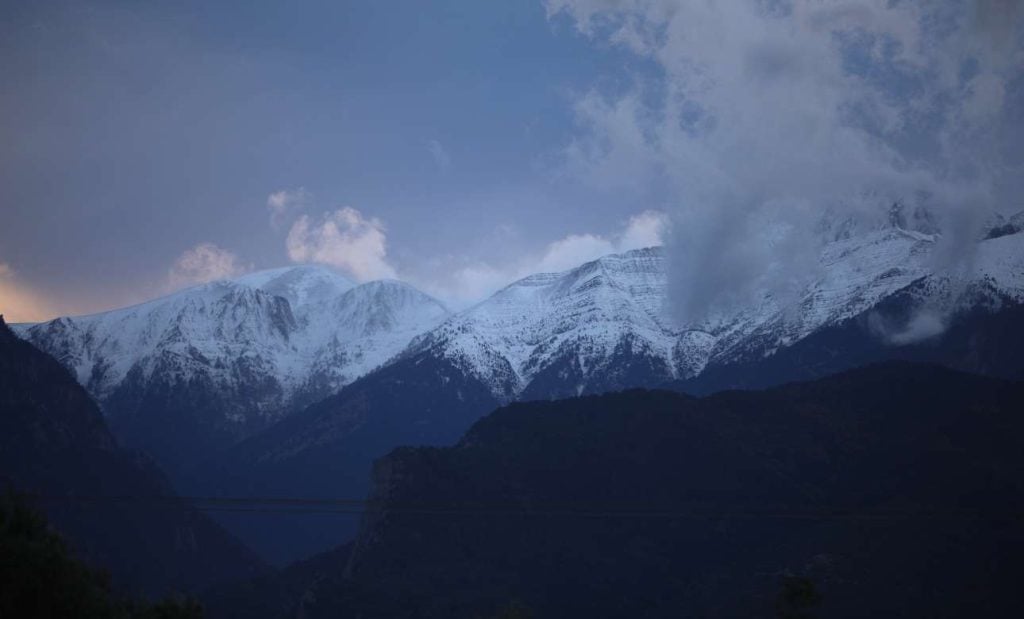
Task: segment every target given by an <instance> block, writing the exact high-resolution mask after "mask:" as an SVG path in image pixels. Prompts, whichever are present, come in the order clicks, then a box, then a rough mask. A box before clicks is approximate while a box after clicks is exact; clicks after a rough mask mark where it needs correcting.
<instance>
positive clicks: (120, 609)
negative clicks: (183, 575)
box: [0, 493, 203, 619]
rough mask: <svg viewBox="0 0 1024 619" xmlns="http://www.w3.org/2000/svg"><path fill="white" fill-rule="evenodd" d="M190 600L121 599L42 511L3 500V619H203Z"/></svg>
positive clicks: (0, 517)
mask: <svg viewBox="0 0 1024 619" xmlns="http://www.w3.org/2000/svg"><path fill="white" fill-rule="evenodd" d="M202 615H203V613H202V607H201V606H200V605H199V603H198V602H196V601H195V600H192V599H188V598H178V597H171V598H166V599H164V600H161V601H159V602H155V603H151V602H147V601H140V600H133V599H128V598H122V597H120V596H118V595H116V594H115V593H114V592H113V589H112V587H111V583H110V576H109V574H107V573H106V572H104V571H101V570H97V569H94V568H92V567H89V566H87V565H85V564H84V563H82V562H81V561H79V560H78V559H76V558H74V557H73V556H72V554H71V552H70V551H69V549H68V546H67V543H66V542H65V541H64V539H63V538H61V537H60V536H59V535H58V534H57V533H55V532H54V531H53V530H52V529H51V528H50V527H49V524H48V523H47V522H46V519H45V518H44V517H43V515H42V514H40V513H39V512H38V511H36V510H34V509H32V508H30V507H29V506H28V505H26V503H25V502H24V501H22V500H20V499H18V498H17V497H15V496H14V495H13V494H10V493H9V494H7V495H6V496H2V497H0V617H18V618H19V619H37V618H39V619H43V618H49V617H83V618H89V619H107V618H109V619H198V618H199V617H202Z"/></svg>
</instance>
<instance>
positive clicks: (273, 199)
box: [267, 187, 312, 230]
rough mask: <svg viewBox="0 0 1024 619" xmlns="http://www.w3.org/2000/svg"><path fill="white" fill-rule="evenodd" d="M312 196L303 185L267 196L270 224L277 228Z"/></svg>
mask: <svg viewBox="0 0 1024 619" xmlns="http://www.w3.org/2000/svg"><path fill="white" fill-rule="evenodd" d="M311 198H312V196H311V195H310V193H309V192H307V191H306V190H305V189H304V188H303V187H299V188H298V189H282V190H281V191H275V192H274V193H272V194H270V195H269V196H267V210H269V211H270V225H271V227H273V228H274V229H275V230H277V229H279V228H280V227H281V224H283V223H284V220H285V219H287V217H288V216H289V215H290V214H292V213H294V212H295V211H297V210H299V209H301V208H303V207H305V206H306V205H307V204H308V203H309V201H310V199H311Z"/></svg>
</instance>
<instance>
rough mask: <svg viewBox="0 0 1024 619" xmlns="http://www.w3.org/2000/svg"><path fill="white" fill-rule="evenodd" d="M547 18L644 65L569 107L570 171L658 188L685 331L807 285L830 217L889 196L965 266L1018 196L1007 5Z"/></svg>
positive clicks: (638, 0)
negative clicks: (932, 223) (725, 311)
mask: <svg viewBox="0 0 1024 619" xmlns="http://www.w3.org/2000/svg"><path fill="white" fill-rule="evenodd" d="M547 8H548V13H549V15H550V16H551V18H552V19H563V18H566V17H567V18H568V19H569V20H570V21H571V22H572V23H573V24H574V25H575V26H576V28H577V30H578V32H579V33H581V34H582V35H583V36H585V37H588V38H591V39H593V40H595V41H598V42H600V43H603V44H610V45H612V46H613V47H615V48H616V49H618V50H620V52H621V53H623V54H624V55H627V56H630V57H632V58H633V59H634V60H637V61H639V62H633V63H630V65H629V66H638V67H641V68H640V69H638V70H636V71H634V72H632V73H631V74H630V75H628V76H627V79H626V80H625V82H626V83H627V86H626V87H625V88H623V87H622V86H621V85H622V82H623V80H609V81H607V82H601V84H602V87H595V88H594V89H593V90H591V91H588V92H585V93H583V94H581V95H580V96H579V97H578V99H577V101H576V103H575V105H574V110H575V113H576V118H577V129H578V131H577V133H576V135H575V137H574V138H573V139H572V140H571V141H570V142H569V143H568V144H567V145H566V148H565V151H564V158H565V166H566V168H567V169H568V170H569V171H570V172H572V173H573V174H574V175H575V177H576V178H579V179H581V180H582V181H584V182H587V183H590V184H593V185H595V186H597V187H601V188H607V187H615V186H621V187H625V188H628V189H640V188H644V187H650V186H655V185H656V186H659V187H664V191H665V193H666V194H667V200H668V201H669V203H670V204H671V205H672V206H671V208H670V210H669V212H670V215H671V218H672V220H673V226H672V227H673V234H672V239H671V241H670V244H669V245H670V257H671V258H670V259H671V269H670V270H671V273H672V280H671V289H672V298H673V300H674V301H675V303H674V306H675V309H676V311H677V313H678V314H679V315H680V318H682V319H683V320H699V319H700V318H701V317H702V316H704V315H706V314H707V313H709V312H711V311H713V310H714V309H715V308H717V307H721V306H723V305H728V304H732V303H743V302H746V301H747V300H749V297H750V296H751V295H754V294H760V293H762V292H764V291H765V290H767V291H769V292H773V293H784V292H785V291H786V290H790V289H793V288H794V287H799V285H800V283H801V282H805V281H807V280H808V279H810V278H813V277H814V276H815V273H816V269H817V268H818V264H817V255H818V254H817V251H815V247H816V246H817V244H818V243H820V241H821V237H820V236H819V233H818V232H819V231H820V230H821V229H822V228H823V226H822V223H823V222H822V220H823V219H828V218H832V219H834V220H840V221H844V220H848V219H852V220H855V221H857V222H859V223H860V224H862V225H872V222H874V221H878V220H880V219H884V215H885V212H886V211H887V209H888V208H889V207H890V206H891V205H892V204H893V203H894V202H897V201H901V202H905V203H908V204H909V206H911V207H913V208H917V207H925V208H927V209H929V210H930V211H931V212H932V213H933V215H934V219H935V220H936V221H937V222H938V225H939V227H940V229H941V231H942V232H943V235H942V239H941V241H940V243H941V245H943V246H944V247H943V248H942V250H941V251H940V252H938V254H939V255H943V256H946V258H945V260H944V262H945V264H946V265H950V266H952V265H956V264H962V263H964V262H965V261H969V260H970V256H969V254H970V253H971V251H972V250H973V246H974V243H973V241H974V239H976V238H977V235H976V233H977V231H978V230H979V228H980V226H981V225H982V224H983V223H984V221H985V220H987V219H988V217H989V215H990V214H991V211H992V210H993V209H995V208H997V207H999V206H1001V205H1005V204H1008V203H1009V202H1010V201H1011V200H1012V199H1013V197H1014V196H1018V195H1020V193H1021V191H1022V190H1024V180H1022V179H1024V174H1022V172H1024V167H1022V166H1024V147H1022V142H1021V140H1019V139H1015V138H1017V137H1019V136H1020V135H1021V131H1020V129H1019V125H1020V119H1021V117H1022V114H1021V109H1022V102H1021V84H1022V83H1024V81H1022V80H1024V53H1022V49H1024V45H1022V36H1021V27H1020V17H1021V11H1020V10H1019V6H1018V3H1016V2H1010V1H1009V0H988V1H986V2H973V3H972V2H965V3H959V2H890V1H889V0H860V1H857V0H851V1H848V2H841V3H840V2H835V3H830V2H820V1H819V0H791V1H780V2H763V1H755V0H750V1H730V2H684V1H681V0H623V1H621V2H610V1H608V0H548V2H547ZM605 83H613V84H614V87H615V89H614V90H611V89H609V88H607V87H603V84H605ZM1011 129H1012V130H1011ZM826 227H827V226H826Z"/></svg>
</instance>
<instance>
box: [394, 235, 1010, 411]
mask: <svg viewBox="0 0 1024 619" xmlns="http://www.w3.org/2000/svg"><path fill="white" fill-rule="evenodd" d="M937 240H938V237H937V236H936V235H934V234H930V233H925V232H920V231H915V230H907V229H903V228H901V227H899V226H897V225H892V226H888V227H878V228H874V229H871V230H868V231H866V232H862V233H860V234H857V235H838V236H837V237H836V238H835V240H833V241H832V242H829V243H827V244H825V245H824V246H823V248H822V251H821V254H820V267H821V268H820V270H819V274H818V277H817V278H816V279H815V280H814V281H812V282H810V284H809V285H807V286H806V287H805V288H804V289H803V292H802V293H801V294H799V295H797V296H796V297H795V298H794V299H792V300H790V301H782V300H780V299H777V298H775V296H773V295H772V294H771V293H770V291H763V292H762V293H760V295H759V297H758V298H759V300H758V301H755V302H754V303H752V304H749V305H747V306H745V307H739V308H733V309H731V310H725V311H719V312H717V313H715V314H712V315H710V316H707V317H705V318H703V319H701V320H698V321H695V322H694V321H691V322H678V321H676V320H673V319H672V318H670V316H669V315H668V312H667V311H666V310H667V307H666V303H667V297H668V291H667V281H668V278H667V274H666V264H665V255H664V250H662V249H661V248H648V249H640V250H633V251H630V252H625V253H622V254H613V255H610V256H605V257H603V258H600V259H598V260H594V261H591V262H588V263H586V264H583V265H581V266H579V267H576V268H574V269H570V270H568V271H565V272H562V273H553V274H542V275H534V276H530V277H527V278H524V279H522V280H519V281H518V282H515V283H513V284H511V285H509V286H508V287H506V288H504V289H502V290H501V291H499V292H498V293H496V294H495V295H494V296H492V297H491V298H490V299H487V300H485V301H484V302H482V303H480V304H478V305H476V306H474V307H472V308H470V309H468V310H466V311H464V312H462V313H460V314H457V315H455V316H453V317H451V318H450V319H448V320H447V321H446V322H445V323H443V324H442V325H441V326H439V327H438V328H436V329H434V330H433V331H431V332H429V333H427V334H425V335H423V336H421V337H419V338H417V340H416V341H415V343H414V345H413V347H412V348H413V349H414V350H416V351H424V350H426V351H431V352H432V353H433V354H436V355H439V356H443V357H446V358H448V359H450V360H452V361H453V362H454V363H456V364H457V365H458V366H459V367H462V368H463V369H464V371H466V372H467V373H469V374H471V375H473V376H476V377H477V378H478V379H480V380H481V381H483V382H484V383H485V384H486V385H488V386H489V387H490V388H491V390H492V392H493V393H494V394H495V395H496V396H498V397H501V398H506V399H511V398H514V397H516V396H517V395H518V394H519V393H520V392H522V390H523V389H525V388H526V387H527V386H528V385H529V383H530V381H531V380H532V379H533V378H534V377H535V376H537V375H538V373H540V372H541V371H543V370H544V369H545V368H546V367H548V366H549V365H551V364H552V363H557V362H558V360H559V359H564V358H566V357H567V356H569V357H570V358H571V356H572V355H576V356H577V358H578V359H579V361H578V363H579V365H580V367H582V368H583V369H584V372H587V371H596V370H597V369H600V368H602V367H603V366H602V363H604V362H606V361H607V360H608V359H610V358H611V357H612V356H613V355H614V354H615V352H616V350H618V347H619V345H620V344H621V343H623V342H625V341H629V342H631V343H632V344H633V346H634V349H635V350H640V351H642V352H643V354H647V355H650V356H651V357H653V358H655V359H657V360H660V361H661V362H663V363H664V364H665V365H666V366H667V367H668V368H670V369H671V372H672V375H673V376H674V377H677V378H686V377H690V376H694V375H696V374H699V373H700V372H702V371H703V370H704V368H705V367H706V366H707V365H708V364H710V363H718V364H727V363H730V362H732V361H734V360H738V359H741V358H744V357H749V356H750V355H760V356H763V355H766V354H771V353H772V352H774V351H775V350H777V349H778V348H780V347H783V346H788V345H790V344H792V343H795V342H796V341H799V340H800V339H803V338H804V337H807V336H808V335H810V334H811V333H813V332H815V331H817V330H819V329H821V328H823V327H826V326H829V325H833V324H837V323H839V322H842V321H843V320H846V319H849V318H852V317H854V316H856V315H858V314H860V313H862V312H864V311H866V310H868V309H870V308H871V307H873V306H875V305H877V304H878V303H879V302H881V301H882V300H884V299H885V298H887V297H889V296H890V295H892V294H894V293H896V292H898V291H900V290H903V289H906V288H908V287H909V286H911V285H912V284H915V283H916V282H920V281H921V280H923V279H931V280H935V281H945V280H946V279H948V278H949V277H950V275H948V274H945V273H939V272H937V271H936V266H935V264H936V261H935V257H934V248H935V246H936V241H937ZM973 267H974V268H973V270H972V271H971V272H970V273H969V274H967V279H968V280H970V281H976V282H987V284H988V286H989V287H990V288H992V289H994V290H996V291H998V292H999V293H1000V294H1002V295H1005V296H1008V297H1010V298H1014V299H1017V300H1020V301H1024V234H1014V235H1010V236H1003V237H999V238H994V239H989V240H984V241H980V242H979V245H978V251H977V255H976V259H975V261H974V264H973Z"/></svg>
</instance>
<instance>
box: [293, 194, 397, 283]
mask: <svg viewBox="0 0 1024 619" xmlns="http://www.w3.org/2000/svg"><path fill="white" fill-rule="evenodd" d="M287 248H288V257H289V258H290V259H291V260H292V262H318V263H321V264H327V265H330V266H333V267H335V268H337V269H340V270H341V271H344V272H345V273H347V274H348V275H351V276H352V277H353V278H354V279H356V280H357V281H369V280H373V279H382V278H393V277H395V275H396V273H395V268H394V267H393V266H392V265H391V263H390V262H389V261H388V255H387V254H388V252H387V235H386V231H385V228H384V224H383V222H381V221H380V220H379V219H376V218H373V217H370V218H366V217H364V216H363V214H362V213H360V212H359V211H358V210H356V209H354V208H351V207H345V208H341V209H338V210H336V211H334V212H332V213H328V214H326V215H323V216H322V217H319V218H316V219H314V218H311V217H310V216H308V215H303V216H301V217H300V218H299V219H298V220H297V221H296V222H295V223H294V224H293V225H292V228H291V230H290V231H289V232H288V239H287Z"/></svg>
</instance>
